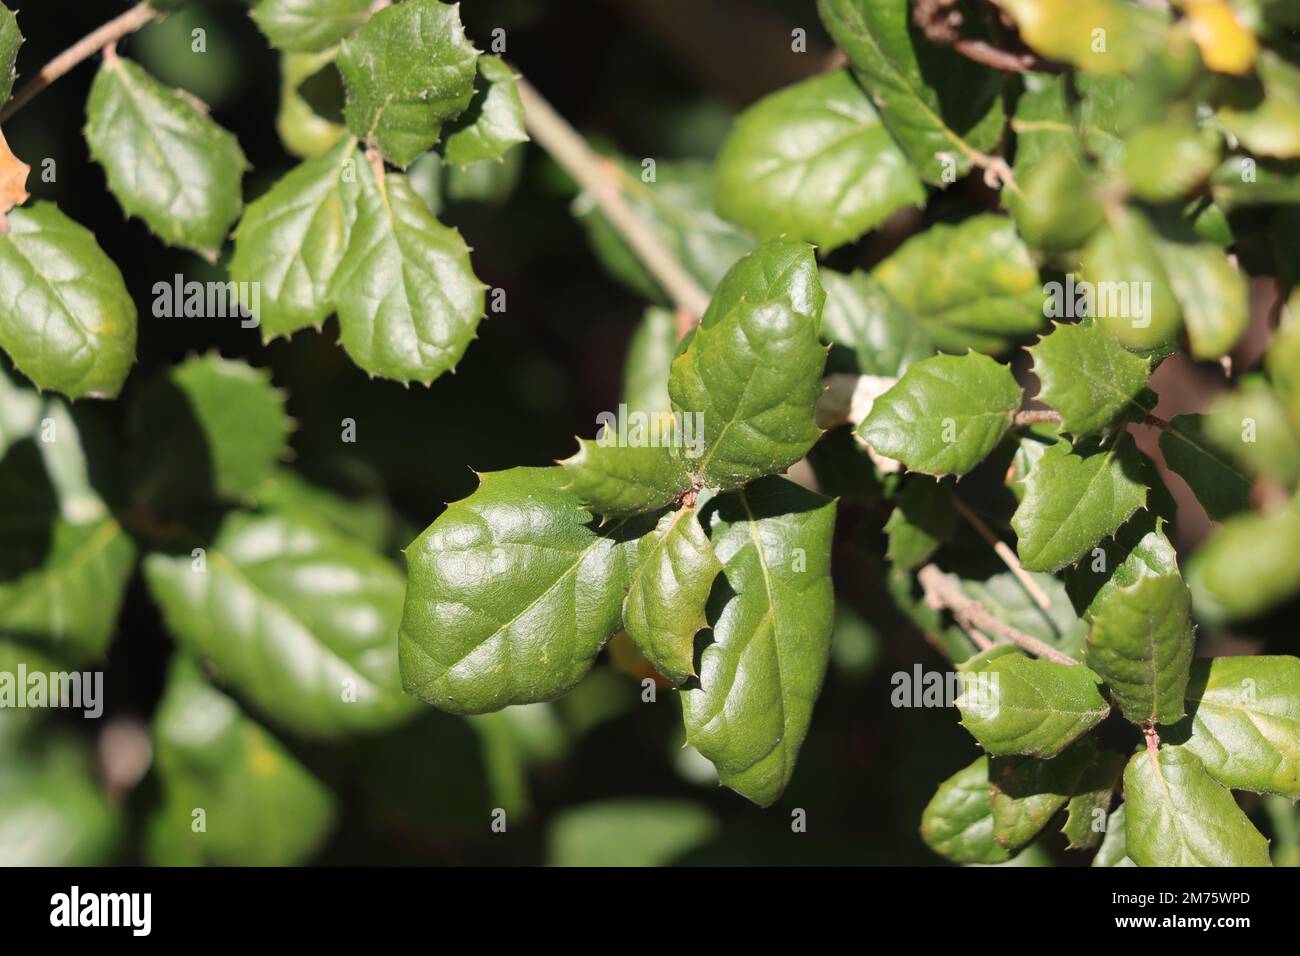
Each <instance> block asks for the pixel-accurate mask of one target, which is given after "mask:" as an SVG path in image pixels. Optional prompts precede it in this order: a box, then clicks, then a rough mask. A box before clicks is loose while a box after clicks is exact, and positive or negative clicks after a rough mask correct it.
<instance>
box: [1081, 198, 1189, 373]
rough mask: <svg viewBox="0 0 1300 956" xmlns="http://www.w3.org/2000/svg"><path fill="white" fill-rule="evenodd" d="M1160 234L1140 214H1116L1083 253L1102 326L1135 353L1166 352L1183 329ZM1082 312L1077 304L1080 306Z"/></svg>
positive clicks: (1092, 306)
mask: <svg viewBox="0 0 1300 956" xmlns="http://www.w3.org/2000/svg"><path fill="white" fill-rule="evenodd" d="M1156 246H1157V239H1156V234H1155V230H1154V229H1153V228H1152V227H1151V224H1150V223H1149V222H1147V220H1146V217H1145V216H1144V215H1143V214H1142V213H1140V212H1137V211H1134V210H1128V209H1125V210H1121V211H1118V212H1115V213H1114V214H1113V215H1111V216H1110V217H1109V218H1108V219H1107V221H1106V222H1105V223H1104V224H1102V226H1101V228H1100V229H1098V230H1097V231H1096V232H1095V233H1094V234H1093V236H1092V238H1091V239H1090V240H1089V241H1088V244H1087V245H1086V246H1085V247H1084V248H1083V251H1082V253H1081V254H1080V256H1081V259H1080V266H1081V268H1082V276H1083V279H1084V280H1085V281H1087V282H1089V283H1090V284H1091V285H1090V288H1091V289H1092V293H1093V294H1092V295H1091V296H1090V297H1089V298H1090V299H1091V302H1090V303H1088V304H1086V305H1085V308H1087V309H1088V310H1089V311H1088V314H1090V315H1091V316H1092V317H1093V318H1095V319H1096V321H1097V324H1098V325H1100V326H1101V327H1102V328H1103V329H1105V330H1106V331H1107V332H1109V333H1110V334H1111V335H1113V336H1115V338H1117V339H1119V341H1120V342H1121V343H1122V344H1123V345H1124V347H1125V348H1127V349H1131V350H1133V351H1135V352H1145V351H1149V350H1152V349H1160V348H1162V347H1165V346H1167V345H1169V343H1171V342H1173V341H1174V340H1175V339H1176V338H1177V336H1178V333H1179V332H1180V331H1181V330H1182V326H1183V317H1182V309H1181V308H1180V307H1179V303H1178V299H1177V298H1176V297H1175V295H1174V292H1173V289H1172V288H1171V287H1170V280H1169V275H1168V273H1167V272H1166V271H1165V265H1164V263H1163V261H1162V260H1161V258H1160V256H1159V254H1158V253H1157V251H1156ZM1076 309H1077V305H1076Z"/></svg>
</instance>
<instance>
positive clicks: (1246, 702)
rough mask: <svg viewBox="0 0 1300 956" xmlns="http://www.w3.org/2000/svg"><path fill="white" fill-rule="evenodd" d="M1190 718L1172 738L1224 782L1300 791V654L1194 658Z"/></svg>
mask: <svg viewBox="0 0 1300 956" xmlns="http://www.w3.org/2000/svg"><path fill="white" fill-rule="evenodd" d="M1187 710H1188V716H1187V719H1186V720H1185V721H1184V722H1183V723H1182V724H1179V725H1178V726H1177V727H1174V728H1171V729H1170V731H1169V733H1168V735H1167V736H1168V738H1169V740H1171V741H1177V742H1179V743H1181V744H1182V747H1183V749H1185V750H1189V751H1191V752H1192V753H1194V754H1195V755H1196V756H1197V757H1198V758H1200V761H1201V763H1202V765H1204V767H1205V770H1206V772H1207V773H1208V774H1209V775H1210V776H1211V777H1213V778H1214V779H1215V780H1217V781H1219V783H1221V784H1223V785H1224V786H1225V787H1231V788H1232V789H1234V790H1254V791H1256V792H1262V793H1280V794H1282V795H1283V796H1287V797H1290V798H1291V799H1292V800H1295V799H1297V798H1300V659H1297V658H1295V657H1282V656H1261V657H1216V658H1212V659H1204V658H1203V659H1201V660H1197V661H1194V662H1193V663H1192V676H1191V682H1190V684H1189V685H1188V688H1187Z"/></svg>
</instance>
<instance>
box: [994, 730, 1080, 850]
mask: <svg viewBox="0 0 1300 956" xmlns="http://www.w3.org/2000/svg"><path fill="white" fill-rule="evenodd" d="M1096 753H1097V748H1096V745H1095V744H1094V743H1093V742H1092V739H1091V738H1087V737H1085V738H1084V739H1083V740H1081V741H1079V743H1078V744H1077V745H1075V746H1073V747H1071V748H1069V749H1068V750H1066V751H1065V752H1064V753H1062V754H1061V755H1060V756H1058V757H1054V758H1053V759H1051V760H1035V759H1033V758H1028V759H1026V758H1024V757H994V758H992V759H990V760H989V789H990V791H991V794H992V809H993V839H994V840H996V841H997V842H998V843H1000V844H1002V845H1003V846H1005V847H1006V848H1007V849H1008V850H1010V851H1012V852H1015V851H1016V850H1019V849H1020V848H1021V847H1023V846H1027V845H1028V844H1029V842H1030V841H1031V840H1033V839H1034V837H1036V836H1038V834H1040V833H1042V832H1043V828H1044V827H1046V826H1047V824H1048V823H1049V822H1050V821H1051V819H1052V817H1054V816H1056V814H1057V812H1058V811H1059V810H1060V809H1061V808H1062V807H1064V806H1065V805H1066V803H1067V801H1069V799H1070V797H1071V796H1072V795H1073V794H1074V793H1075V791H1076V790H1077V789H1078V787H1079V783H1080V778H1081V777H1082V776H1083V774H1084V772H1085V771H1086V770H1088V769H1089V768H1090V767H1091V766H1093V761H1094V760H1095V759H1096Z"/></svg>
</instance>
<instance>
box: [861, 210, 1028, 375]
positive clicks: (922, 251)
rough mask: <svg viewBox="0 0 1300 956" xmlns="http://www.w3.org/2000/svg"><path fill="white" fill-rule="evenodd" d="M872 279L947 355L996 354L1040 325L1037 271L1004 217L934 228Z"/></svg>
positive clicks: (878, 268)
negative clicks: (966, 352) (955, 353)
mask: <svg viewBox="0 0 1300 956" xmlns="http://www.w3.org/2000/svg"><path fill="white" fill-rule="evenodd" d="M871 277H872V278H873V279H875V280H876V281H877V282H879V283H880V285H881V286H882V287H883V288H884V290H885V292H886V293H888V294H889V296H890V297H892V298H893V299H894V301H896V302H898V303H899V305H901V306H902V307H903V308H905V309H906V310H907V311H908V312H909V313H910V314H911V315H912V317H913V320H914V321H915V322H918V323H920V324H922V325H923V326H924V328H925V331H926V332H927V333H928V334H929V336H930V337H931V338H932V339H933V340H934V342H935V344H936V345H938V347H939V348H941V349H943V350H944V351H947V352H964V351H965V350H966V349H968V348H973V349H976V350H978V351H982V352H999V351H1002V350H1004V349H1006V348H1008V347H1009V346H1010V345H1011V344H1012V343H1013V342H1014V341H1015V340H1017V339H1020V338H1022V337H1024V336H1026V335H1029V334H1031V333H1033V332H1036V331H1038V330H1039V329H1041V328H1042V327H1043V291H1042V284H1041V283H1040V282H1039V279H1038V268H1037V266H1036V265H1035V264H1034V261H1033V259H1032V258H1031V257H1030V255H1029V249H1028V248H1026V246H1025V244H1024V243H1023V242H1022V241H1021V240H1020V237H1019V236H1017V235H1016V230H1015V226H1014V225H1013V224H1012V222H1011V220H1010V219H1007V218H1006V217H1004V216H993V215H986V214H982V215H977V216H972V217H971V218H969V219H967V220H965V221H963V222H961V223H958V224H956V225H943V224H940V225H935V226H931V227H930V228H929V229H926V230H925V231H924V232H921V233H918V234H917V235H915V236H913V237H912V238H910V239H908V240H907V241H906V242H904V243H903V244H902V245H901V246H899V247H898V249H896V250H895V251H894V253H893V254H892V255H890V256H889V257H888V258H887V259H885V260H884V261H883V262H881V263H880V264H879V265H877V266H876V267H875V268H874V269H873V270H872V271H871Z"/></svg>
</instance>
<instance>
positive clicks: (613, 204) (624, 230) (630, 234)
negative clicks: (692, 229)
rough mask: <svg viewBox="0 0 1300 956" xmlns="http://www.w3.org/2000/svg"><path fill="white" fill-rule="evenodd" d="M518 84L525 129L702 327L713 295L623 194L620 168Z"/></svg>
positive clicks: (527, 87)
mask: <svg viewBox="0 0 1300 956" xmlns="http://www.w3.org/2000/svg"><path fill="white" fill-rule="evenodd" d="M518 85H519V98H520V99H521V100H523V104H524V125H525V126H526V127H527V128H528V132H529V134H531V135H532V137H533V139H535V140H536V141H537V144H538V145H539V146H541V147H542V148H543V149H544V150H546V151H547V152H548V153H550V154H551V156H552V157H553V158H554V159H555V161H556V162H557V163H559V164H560V165H561V166H562V167H564V170H565V172H567V173H568V174H569V175H570V176H572V177H573V178H574V179H575V180H577V183H578V185H579V186H581V187H582V189H583V190H584V191H585V192H586V193H587V194H588V195H589V196H591V197H592V199H593V200H595V202H596V204H597V205H598V206H600V211H601V212H603V213H604V214H605V218H606V219H608V220H609V222H610V225H611V226H613V227H614V229H615V230H616V231H617V232H618V234H619V235H620V236H622V238H623V240H624V241H625V242H627V244H628V245H629V246H631V247H632V251H633V252H635V253H636V255H637V257H638V258H639V259H640V260H641V262H642V264H643V265H644V266H645V267H646V268H647V269H648V270H649V271H650V273H651V275H653V276H654V277H655V279H656V281H658V283H659V284H660V285H661V286H663V288H664V291H665V292H667V293H668V296H669V297H670V298H671V299H672V300H673V303H674V304H675V305H676V306H677V308H678V309H683V310H685V311H686V312H687V313H689V314H690V316H691V318H692V320H693V321H696V322H698V321H699V318H700V316H701V315H703V314H704V310H705V308H706V307H707V306H708V304H709V294H708V293H707V292H705V291H704V289H703V288H701V286H700V284H699V283H698V282H696V281H695V279H694V277H692V276H691V274H690V273H689V272H687V271H686V269H685V268H683V266H682V264H681V263H680V262H678V261H677V259H676V257H674V256H673V254H672V252H671V251H669V249H668V248H667V247H666V246H665V245H664V244H663V243H662V242H661V241H660V239H659V236H658V235H656V234H655V231H654V229H653V228H651V226H650V224H649V223H648V222H646V220H644V219H642V218H641V217H640V216H639V215H637V213H636V212H635V211H634V210H633V209H632V207H631V205H629V203H628V201H627V197H626V196H624V195H623V192H622V191H621V190H620V189H619V186H618V177H617V175H616V172H617V171H616V169H615V168H614V167H613V166H612V164H611V163H610V162H609V160H607V159H605V158H604V157H602V156H600V155H598V154H597V153H596V152H594V151H593V150H592V148H591V147H590V146H588V145H587V141H586V140H584V139H583V138H582V136H581V135H580V134H579V133H578V131H577V130H575V129H574V128H573V127H572V126H570V125H569V123H568V121H567V120H566V119H565V118H564V117H563V116H561V115H560V114H559V113H557V112H556V111H555V110H554V108H552V106H551V104H550V103H548V102H546V100H545V98H543V97H542V95H541V94H540V93H538V92H537V90H536V89H534V88H533V86H532V84H530V83H529V82H528V81H527V80H525V79H524V78H523V77H519V79H518Z"/></svg>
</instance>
